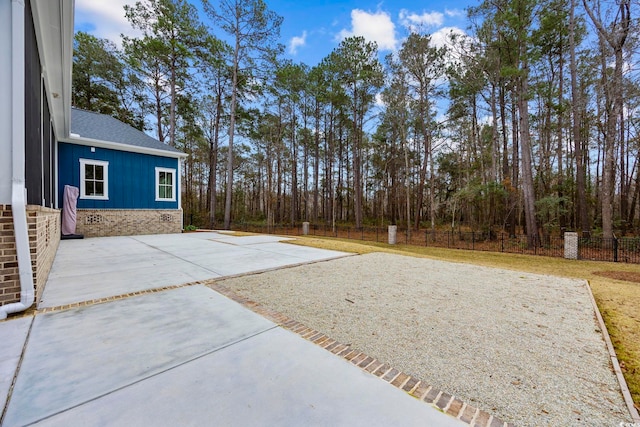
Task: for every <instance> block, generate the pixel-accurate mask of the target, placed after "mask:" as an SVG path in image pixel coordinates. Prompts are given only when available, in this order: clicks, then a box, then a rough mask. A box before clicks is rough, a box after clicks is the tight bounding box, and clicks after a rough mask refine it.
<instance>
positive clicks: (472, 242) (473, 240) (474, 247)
mask: <svg viewBox="0 0 640 427" xmlns="http://www.w3.org/2000/svg"><path fill="white" fill-rule="evenodd" d="M475 249H476V232H475V231H472V232H471V250H472V251H473V250H475Z"/></svg>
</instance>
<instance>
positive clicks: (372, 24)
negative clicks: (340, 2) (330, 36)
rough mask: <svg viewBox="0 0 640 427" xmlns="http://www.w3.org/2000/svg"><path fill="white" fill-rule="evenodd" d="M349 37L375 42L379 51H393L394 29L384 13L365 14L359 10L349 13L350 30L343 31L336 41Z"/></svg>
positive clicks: (394, 46) (388, 17) (394, 45)
mask: <svg viewBox="0 0 640 427" xmlns="http://www.w3.org/2000/svg"><path fill="white" fill-rule="evenodd" d="M351 36H362V37H364V38H365V39H366V40H368V41H375V42H376V43H377V44H378V48H379V49H380V50H395V49H396V45H397V43H398V41H397V40H396V28H395V24H394V23H393V21H391V16H389V14H388V13H386V12H375V13H370V12H365V11H364V10H360V9H353V10H352V11H351V30H346V29H343V30H342V31H340V33H338V36H337V39H338V40H343V39H345V38H347V37H351Z"/></svg>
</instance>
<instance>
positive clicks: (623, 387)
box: [584, 280, 640, 424]
mask: <svg viewBox="0 0 640 427" xmlns="http://www.w3.org/2000/svg"><path fill="white" fill-rule="evenodd" d="M584 284H585V287H586V288H587V291H588V293H589V298H590V299H591V305H592V306H593V311H594V312H595V316H596V320H597V321H598V325H599V326H600V331H601V332H602V338H603V339H604V342H605V345H606V347H607V352H608V353H609V357H610V358H611V365H612V367H613V372H614V373H615V374H616V378H617V379H618V384H619V385H620V391H621V392H622V397H623V398H624V403H625V404H626V405H627V409H628V410H629V415H631V419H632V420H633V422H634V424H640V415H639V414H638V410H637V409H636V407H635V406H634V402H633V398H632V397H631V392H630V391H629V387H628V386H627V381H626V380H625V379H624V375H623V374H622V369H620V363H619V362H618V356H617V355H616V351H615V349H614V348H613V343H612V342H611V337H610V336H609V331H608V330H607V325H606V324H605V323H604V319H603V318H602V313H600V309H599V308H598V303H596V299H595V297H594V296H593V291H592V290H591V284H590V283H589V281H588V280H585V281H584Z"/></svg>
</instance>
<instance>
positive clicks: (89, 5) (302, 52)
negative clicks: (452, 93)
mask: <svg viewBox="0 0 640 427" xmlns="http://www.w3.org/2000/svg"><path fill="white" fill-rule="evenodd" d="M214 2H215V0H214ZM266 2H267V5H268V7H269V9H271V10H273V11H274V12H276V13H277V14H278V15H280V16H282V17H283V18H284V22H283V24H282V27H281V31H280V35H281V40H280V41H281V43H282V44H283V45H285V46H286V53H285V56H286V57H287V58H290V59H292V60H293V61H294V62H304V63H306V64H308V65H311V66H313V65H316V64H317V63H318V62H319V61H320V60H322V58H324V57H325V56H327V55H328V54H329V53H330V52H331V51H332V50H333V49H334V48H335V47H336V46H338V44H339V42H340V40H342V39H343V38H345V37H347V36H350V35H360V36H363V37H365V38H366V39H367V40H370V41H376V42H377V43H378V48H379V50H380V52H381V54H382V55H384V54H386V53H389V52H392V51H395V50H396V49H398V48H399V47H400V45H401V44H402V40H403V39H404V38H405V37H406V36H407V35H408V34H409V32H410V31H411V30H412V29H413V30H419V31H420V32H421V33H429V34H432V37H433V40H434V42H436V43H444V40H445V37H446V34H448V33H449V32H451V31H456V32H464V31H465V29H466V26H467V22H468V21H467V20H466V12H465V8H466V7H468V6H470V5H476V4H477V3H478V1H470V0H462V1H453V2H452V1H448V2H447V1H440V0H431V1H411V0H403V1H392V2H384V1H362V0H361V1H355V0H348V1H344V0H343V1H340V0H314V1H304V0H267V1H266ZM75 3H76V16H75V22H76V30H78V29H80V30H83V31H87V32H89V33H91V34H93V35H95V36H97V37H103V38H108V39H110V40H113V41H114V42H116V43H117V44H119V42H118V40H119V35H120V34H121V33H124V34H135V33H133V31H132V29H131V27H130V26H129V24H128V22H127V20H126V19H125V17H124V9H123V5H124V4H132V3H135V0H76V2H75ZM192 4H194V5H195V6H196V7H197V8H198V9H201V5H200V1H199V0H193V1H192ZM203 18H204V17H203Z"/></svg>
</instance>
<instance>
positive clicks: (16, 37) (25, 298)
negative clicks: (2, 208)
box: [0, 0, 35, 319]
mask: <svg viewBox="0 0 640 427" xmlns="http://www.w3.org/2000/svg"><path fill="white" fill-rule="evenodd" d="M24 8H25V7H24V0H11V105H12V109H11V115H12V119H11V159H12V175H11V213H12V215H13V232H14V236H15V239H16V253H17V256H18V272H19V274H20V302H16V303H11V304H6V305H3V306H0V319H4V318H6V317H7V315H8V314H10V313H18V312H21V311H25V310H26V309H28V308H29V307H31V306H32V305H33V301H34V299H35V294H34V291H33V270H32V269H31V249H30V248H29V232H28V226H27V211H26V208H27V197H26V193H27V190H26V187H25V168H24V162H25V146H24V142H25V130H24V123H25V98H24V97H25V91H24V88H25V77H24V73H25V64H24V61H25V55H24V44H25V42H24V38H25V35H24V19H25V16H24Z"/></svg>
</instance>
